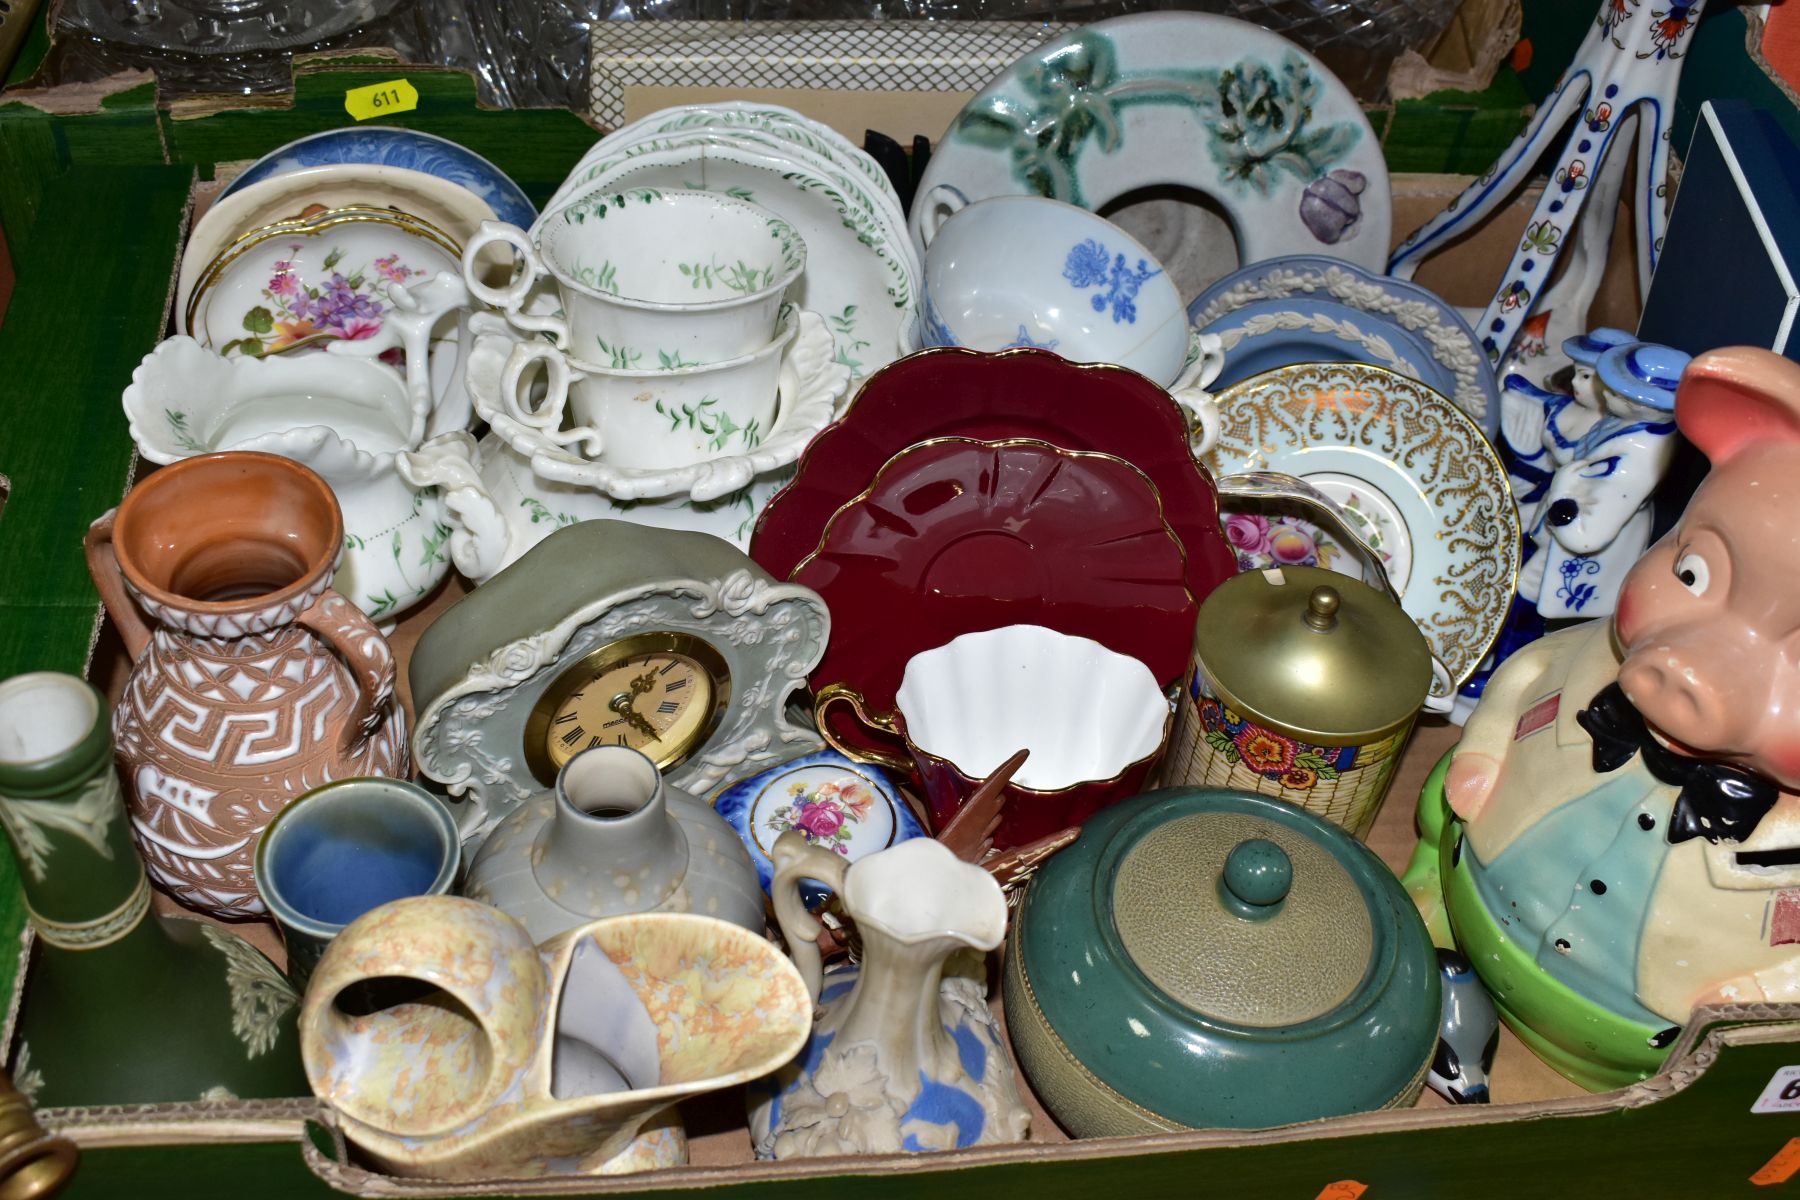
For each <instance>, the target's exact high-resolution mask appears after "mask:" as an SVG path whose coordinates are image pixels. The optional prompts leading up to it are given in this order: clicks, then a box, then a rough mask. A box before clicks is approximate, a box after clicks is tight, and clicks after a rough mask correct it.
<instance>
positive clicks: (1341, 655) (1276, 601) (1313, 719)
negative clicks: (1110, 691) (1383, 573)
mask: <svg viewBox="0 0 1800 1200" xmlns="http://www.w3.org/2000/svg"><path fill="white" fill-rule="evenodd" d="M1194 660H1195V674H1194V680H1193V686H1192V687H1191V688H1190V689H1189V691H1188V694H1187V695H1185V696H1183V697H1182V699H1181V704H1180V706H1179V712H1178V714H1177V716H1176V719H1175V730H1174V732H1173V733H1172V734H1171V736H1170V738H1169V753H1168V757H1167V758H1166V759H1165V760H1164V762H1163V771H1162V776H1161V779H1162V781H1163V782H1164V783H1167V784H1191V785H1194V786H1198V787H1239V788H1246V789H1248V790H1251V791H1257V792H1262V793H1264V794H1266V795H1270V796H1278V797H1280V798H1281V799H1283V800H1287V801H1291V802H1292V803H1295V804H1298V805H1300V806H1301V807H1303V808H1306V809H1309V810H1311V811H1312V812H1315V813H1317V814H1319V815H1320V816H1322V817H1325V818H1326V819H1327V820H1330V821H1334V822H1336V823H1337V824H1339V825H1341V826H1343V827H1344V828H1345V829H1348V830H1349V831H1350V832H1351V833H1353V834H1355V835H1356V836H1358V837H1363V836H1365V835H1367V833H1368V831H1369V826H1370V825H1372V824H1373V823H1374V821H1375V814H1376V812H1377V810H1378V809H1379V808H1380V806H1381V799H1382V797H1383V796H1385V795H1386V794H1387V787H1388V783H1389V781H1390V780H1391V779H1392V778H1393V775H1394V768H1395V767H1396V766H1398V765H1399V762H1400V751H1401V749H1402V748H1403V747H1404V746H1405V745H1406V738H1407V735H1408V734H1409V733H1411V732H1412V727H1413V720H1414V718H1416V717H1417V716H1418V714H1419V708H1420V706H1421V705H1422V704H1423V703H1424V702H1425V697H1426V695H1427V693H1428V692H1429V691H1430V689H1431V676H1432V663H1431V647H1430V646H1429V644H1427V642H1426V641H1425V637H1424V635H1423V634H1421V633H1420V632H1419V627H1418V626H1417V625H1416V624H1414V623H1413V619H1412V618H1411V617H1409V616H1407V615H1406V612H1405V610H1404V609H1402V608H1401V607H1400V606H1399V605H1398V604H1396V603H1395V602H1394V601H1393V600H1392V599H1391V598H1389V597H1388V596H1386V595H1383V594H1382V593H1381V592H1378V591H1376V590H1375V589H1374V588H1372V587H1370V586H1369V585H1368V584H1366V583H1363V582H1361V581H1359V580H1356V579H1352V578H1350V577H1349V576H1347V575H1340V574H1338V573H1337V572H1336V571H1327V570H1324V569H1322V568H1319V567H1282V568H1280V569H1278V570H1267V571H1246V572H1244V573H1243V574H1241V575H1236V576H1233V577H1232V578H1230V579H1228V580H1226V581H1225V582H1224V583H1222V584H1220V585H1219V587H1218V588H1217V589H1216V590H1215V591H1214V592H1213V594H1212V595H1210V596H1208V597H1207V598H1206V603H1205V604H1203V605H1201V606H1200V616H1199V621H1198V630H1197V633H1196V636H1195V639H1194Z"/></svg>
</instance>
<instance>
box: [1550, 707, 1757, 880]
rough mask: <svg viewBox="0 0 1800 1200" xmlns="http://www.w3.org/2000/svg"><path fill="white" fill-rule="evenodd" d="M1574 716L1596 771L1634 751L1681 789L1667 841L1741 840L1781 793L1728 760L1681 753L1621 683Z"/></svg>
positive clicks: (1617, 763) (1658, 775)
mask: <svg viewBox="0 0 1800 1200" xmlns="http://www.w3.org/2000/svg"><path fill="white" fill-rule="evenodd" d="M1575 720H1576V721H1578V722H1579V723H1580V724H1581V727H1582V728H1583V729H1585V730H1587V733H1588V736H1589V737H1591V738H1593V739H1594V770H1595V771H1598V772H1601V773H1603V774H1604V773H1605V772H1608V771H1616V770H1618V769H1619V768H1620V767H1622V766H1624V765H1625V764H1626V763H1628V762H1630V761H1631V758H1632V756H1633V755H1635V754H1642V755H1643V756H1644V767H1645V768H1646V769H1647V770H1648V771H1649V772H1650V774H1652V775H1654V776H1655V777H1656V778H1657V779H1658V780H1660V781H1661V782H1663V783H1666V784H1668V785H1670V786H1671V787H1679V788H1680V789H1681V793H1680V794H1679V795H1678V796H1676V797H1675V811H1674V812H1673V813H1671V814H1670V815H1669V821H1668V829H1667V836H1668V839H1669V844H1670V845H1672V846H1674V845H1680V844H1681V843H1682V842H1685V841H1687V840H1688V839H1689V838H1695V837H1703V838H1705V839H1706V840H1707V841H1709V842H1712V843H1714V844H1715V845H1716V844H1718V842H1719V840H1720V839H1721V838H1723V839H1725V840H1727V841H1733V842H1741V841H1743V840H1744V839H1745V838H1747V837H1749V836H1750V835H1751V834H1752V833H1753V832H1755V830H1756V825H1757V822H1759V821H1761V820H1762V819H1763V814H1764V813H1766V812H1768V811H1769V810H1770V809H1771V808H1773V807H1775V801H1776V800H1777V799H1778V798H1779V797H1780V795H1781V792H1780V791H1779V790H1778V789H1777V788H1776V786H1775V785H1774V784H1772V783H1770V782H1769V781H1768V780H1767V779H1764V778H1763V777H1762V776H1760V775H1758V774H1756V773H1755V772H1754V771H1747V770H1745V769H1744V768H1743V767H1734V766H1731V765H1730V764H1728V763H1716V762H1707V761H1705V760H1703V759H1698V758H1689V757H1688V756H1687V755H1685V754H1677V753H1675V751H1673V750H1671V749H1669V748H1668V747H1667V746H1665V745H1663V744H1662V743H1661V742H1659V741H1657V740H1656V738H1654V737H1653V736H1651V733H1650V728H1649V726H1647V725H1646V724H1644V718H1643V717H1642V716H1641V715H1639V713H1638V710H1637V709H1636V708H1635V707H1634V706H1633V705H1632V703H1631V701H1629V700H1627V699H1626V698H1625V693H1624V691H1623V690H1622V689H1621V688H1620V687H1619V685H1618V684H1616V683H1612V684H1608V685H1607V686H1606V687H1605V688H1604V689H1602V690H1601V692H1600V694H1599V695H1598V696H1595V697H1594V699H1593V701H1592V702H1590V703H1589V704H1588V706H1587V707H1586V708H1584V709H1582V710H1581V711H1580V712H1578V713H1576V714H1575Z"/></svg>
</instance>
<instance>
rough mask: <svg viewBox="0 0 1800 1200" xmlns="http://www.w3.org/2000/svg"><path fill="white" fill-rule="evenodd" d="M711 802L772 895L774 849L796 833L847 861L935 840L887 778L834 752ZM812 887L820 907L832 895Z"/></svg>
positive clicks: (744, 782) (812, 902)
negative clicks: (920, 840)
mask: <svg viewBox="0 0 1800 1200" xmlns="http://www.w3.org/2000/svg"><path fill="white" fill-rule="evenodd" d="M712 804H713V808H714V810H715V811H717V812H718V814H719V815H720V816H721V817H724V818H725V820H726V823H727V824H729V825H730V826H731V827H732V828H733V829H735V830H737V834H738V836H739V837H741V838H743V839H744V846H745V847H746V848H747V849H748V850H749V851H750V858H751V860H752V861H753V862H755V863H756V874H757V877H758V878H759V879H761V880H762V886H763V891H764V892H765V893H766V892H768V891H769V888H770V885H771V884H772V883H773V882H774V878H775V868H774V865H773V864H772V863H771V862H770V859H769V854H770V851H771V850H773V849H774V846H775V839H776V838H778V837H780V836H781V835H782V834H783V833H785V832H787V831H788V830H790V829H797V830H799V831H800V832H801V833H802V834H804V835H805V836H806V840H807V841H809V842H812V843H813V844H815V845H820V846H824V847H825V848H826V849H828V850H832V851H835V852H836V853H838V854H841V855H843V856H844V858H845V860H846V861H848V862H855V861H856V860H857V859H859V858H862V857H864V856H865V855H869V854H874V853H875V852H876V851H878V850H885V849H887V848H888V847H889V846H897V845H899V844H900V843H901V842H904V841H909V840H911V839H913V838H918V837H926V836H928V835H927V834H926V832H925V827H924V826H923V825H921V824H920V823H919V819H918V817H916V816H914V815H913V811H912V808H911V807H910V806H908V804H907V803H906V800H905V798H904V797H903V796H901V795H900V789H899V788H897V787H895V786H894V783H893V780H892V779H890V778H889V777H888V775H887V773H886V772H884V771H883V770H882V769H881V768H880V767H874V766H870V765H868V764H866V763H859V762H857V761H856V760H855V759H852V758H847V757H845V756H844V755H842V754H839V753H838V752H837V751H836V750H832V749H829V748H827V749H824V750H819V751H816V752H815V753H812V754H807V755H803V756H802V757H800V758H795V759H790V760H789V761H787V762H784V763H782V764H781V765H779V766H775V767H770V768H769V769H768V770H767V771H763V772H762V773H761V774H758V775H752V776H750V777H749V778H748V779H740V780H739V781H738V782H736V783H733V784H728V785H726V786H725V787H723V788H721V789H720V790H719V791H718V792H716V793H715V794H714V795H713V798H712ZM806 884H807V886H806V887H804V888H803V893H804V895H805V899H806V902H807V905H808V906H809V907H816V906H817V905H818V904H819V903H821V902H823V900H824V898H825V897H826V896H827V895H828V894H829V891H828V889H826V888H825V887H824V886H823V885H822V884H820V883H818V882H817V881H816V880H807V881H806Z"/></svg>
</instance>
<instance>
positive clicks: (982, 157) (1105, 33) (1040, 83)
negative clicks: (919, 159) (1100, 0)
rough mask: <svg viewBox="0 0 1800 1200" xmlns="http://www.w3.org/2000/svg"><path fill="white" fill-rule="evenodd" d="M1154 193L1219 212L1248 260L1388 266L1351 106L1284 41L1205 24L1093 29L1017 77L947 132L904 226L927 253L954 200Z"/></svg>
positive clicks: (1384, 233) (1371, 150) (1019, 70)
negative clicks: (1202, 198) (1184, 193)
mask: <svg viewBox="0 0 1800 1200" xmlns="http://www.w3.org/2000/svg"><path fill="white" fill-rule="evenodd" d="M1159 186H1174V187H1185V188H1192V189H1195V190H1197V191H1200V192H1202V193H1205V194H1206V195H1207V196H1209V197H1211V198H1212V199H1213V200H1214V201H1216V202H1217V203H1218V204H1219V206H1220V207H1221V208H1223V209H1224V211H1225V214H1226V216H1227V217H1228V218H1229V219H1230V221H1231V224H1232V227H1233V228H1234V230H1235V231H1236V233H1237V237H1238V258H1239V261H1241V262H1256V261H1259V260H1261V259H1265V258H1276V257H1279V256H1282V255H1288V254H1327V255H1331V256H1333V257H1337V258H1343V259H1348V260H1349V261H1351V262H1354V263H1357V264H1359V265H1361V266H1364V267H1368V268H1369V269H1370V270H1373V271H1381V270H1384V269H1385V268H1386V265H1387V251H1388V234H1389V228H1390V226H1391V225H1392V221H1393V202H1392V197H1391V196H1390V194H1389V188H1388V172H1387V164H1386V162H1385V161H1384V160H1383V158H1382V154H1381V146H1380V144H1379V143H1378V142H1377V140H1376V137H1375V132H1374V130H1373V129H1371V128H1370V127H1369V122H1368V120H1367V119H1366V118H1365V117H1364V116H1363V113H1362V109H1361V107H1360V106H1358V104H1357V103H1356V100H1355V98H1354V97H1352V96H1351V94H1350V92H1349V90H1348V89H1347V88H1345V87H1344V85H1343V84H1342V83H1341V82H1339V81H1338V79H1337V77H1336V76H1334V75H1333V74H1332V73H1331V72H1330V71H1328V70H1326V69H1325V67H1324V66H1323V65H1322V64H1321V63H1320V62H1319V61H1318V60H1317V59H1316V58H1314V57H1312V56H1311V55H1310V54H1308V53H1306V52H1305V51H1304V50H1302V49H1300V48H1299V47H1298V46H1296V45H1294V44H1293V43H1292V42H1290V41H1288V40H1287V39H1286V38H1283V37H1280V36H1279V35H1277V34H1274V33H1270V32H1269V31H1268V30H1265V29H1259V28H1257V27H1256V26H1254V25H1250V24H1247V23H1246V22H1243V21H1236V20H1233V19H1231V18H1230V17H1220V16H1213V15H1210V14H1204V13H1191V12H1153V13H1136V14H1133V15H1131V16H1125V17H1115V18H1113V19H1112V20H1108V21H1099V22H1096V23H1095V24H1092V25H1089V26H1086V27H1085V28H1082V29H1077V30H1074V31H1072V32H1070V33H1067V34H1064V35H1063V36H1062V37H1060V38H1057V39H1056V40H1054V41H1050V42H1046V43H1045V44H1044V45H1042V46H1040V47H1038V48H1037V49H1036V50H1033V51H1032V52H1031V53H1030V54H1028V55H1026V56H1025V57H1024V58H1022V59H1020V60H1019V61H1018V62H1016V63H1014V64H1013V65H1012V66H1011V67H1010V68H1008V69H1007V70H1006V71H1005V72H1004V73H1003V74H1002V75H1001V76H1000V78H999V79H997V80H995V82H994V83H993V84H992V85H990V86H989V87H988V88H987V90H985V91H983V92H982V93H981V94H980V95H978V96H976V97H975V99H973V100H971V101H970V102H969V103H968V105H967V106H966V107H965V108H964V109H963V110H962V112H961V113H959V114H958V115H957V117H956V119H955V120H954V121H953V122H951V125H950V128H949V129H948V130H946V131H945V133H944V136H943V138H942V139H941V140H940V141H939V142H938V145H937V150H936V151H935V152H934V153H933V155H932V158H931V165H930V166H929V167H928V168H927V169H926V171H925V176H924V178H923V179H922V180H921V181H920V183H919V191H918V196H919V198H918V200H916V201H915V202H914V204H913V210H912V215H911V218H910V221H909V225H910V228H911V232H912V236H913V240H914V242H915V243H916V244H917V245H919V246H920V247H921V248H922V247H924V245H925V244H926V242H927V241H929V232H928V231H932V230H935V228H936V226H937V224H938V223H939V222H940V221H941V219H942V217H943V215H944V213H943V211H942V210H943V208H944V207H945V205H944V204H943V203H941V202H940V198H944V199H949V200H954V199H955V197H953V196H951V195H950V193H951V192H955V193H960V195H961V197H962V198H966V199H967V200H981V199H984V198H986V197H988V196H1009V195H1025V196H1030V195H1038V196H1049V197H1052V198H1054V199H1057V200H1062V201H1065V202H1066V203H1069V204H1078V205H1081V206H1082V207H1084V208H1090V209H1094V210H1100V209H1102V208H1104V207H1105V205H1107V204H1108V203H1109V202H1111V201H1113V200H1116V199H1118V198H1120V197H1122V196H1126V195H1127V194H1129V193H1132V192H1137V191H1139V190H1140V189H1144V188H1150V187H1159ZM940 187H942V188H944V189H946V190H945V191H937V190H936V189H939V188H940Z"/></svg>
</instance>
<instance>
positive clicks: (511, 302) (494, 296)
mask: <svg viewBox="0 0 1800 1200" xmlns="http://www.w3.org/2000/svg"><path fill="white" fill-rule="evenodd" d="M502 244H503V245H505V246H507V247H509V248H510V249H511V250H512V252H513V253H514V254H516V255H517V256H518V257H519V258H520V259H521V260H522V261H523V262H524V264H525V269H524V270H522V271H521V270H519V269H517V268H516V267H515V268H514V269H513V270H512V272H511V278H510V279H509V280H508V281H507V283H506V285H505V286H504V287H498V288H495V287H489V286H488V285H487V284H485V283H483V282H482V281H481V272H480V269H479V268H478V267H477V266H476V263H475V260H476V259H477V258H479V257H480V256H481V252H482V251H483V250H486V249H487V248H488V247H489V246H494V245H502ZM462 272H463V282H464V283H465V284H467V285H468V288H469V292H470V293H471V294H472V295H473V296H474V297H475V298H476V299H477V300H479V301H481V302H482V303H483V304H486V305H488V306H489V307H492V308H497V309H500V310H501V311H502V312H505V313H508V314H511V313H515V312H517V311H518V310H519V309H521V308H523V307H524V306H525V297H526V296H528V295H529V294H530V293H531V289H532V287H533V286H535V285H536V283H537V281H538V280H539V279H540V278H541V277H542V276H543V274H544V264H543V263H542V262H540V261H539V259H538V255H537V247H536V246H533V245H532V244H531V235H530V234H528V233H526V232H525V231H524V230H523V229H520V228H519V227H518V226H517V225H509V224H507V223H506V222H505V221H483V222H482V223H481V228H479V229H477V230H476V231H475V236H474V237H472V238H470V239H469V244H468V245H466V246H464V247H463V256H462Z"/></svg>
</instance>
